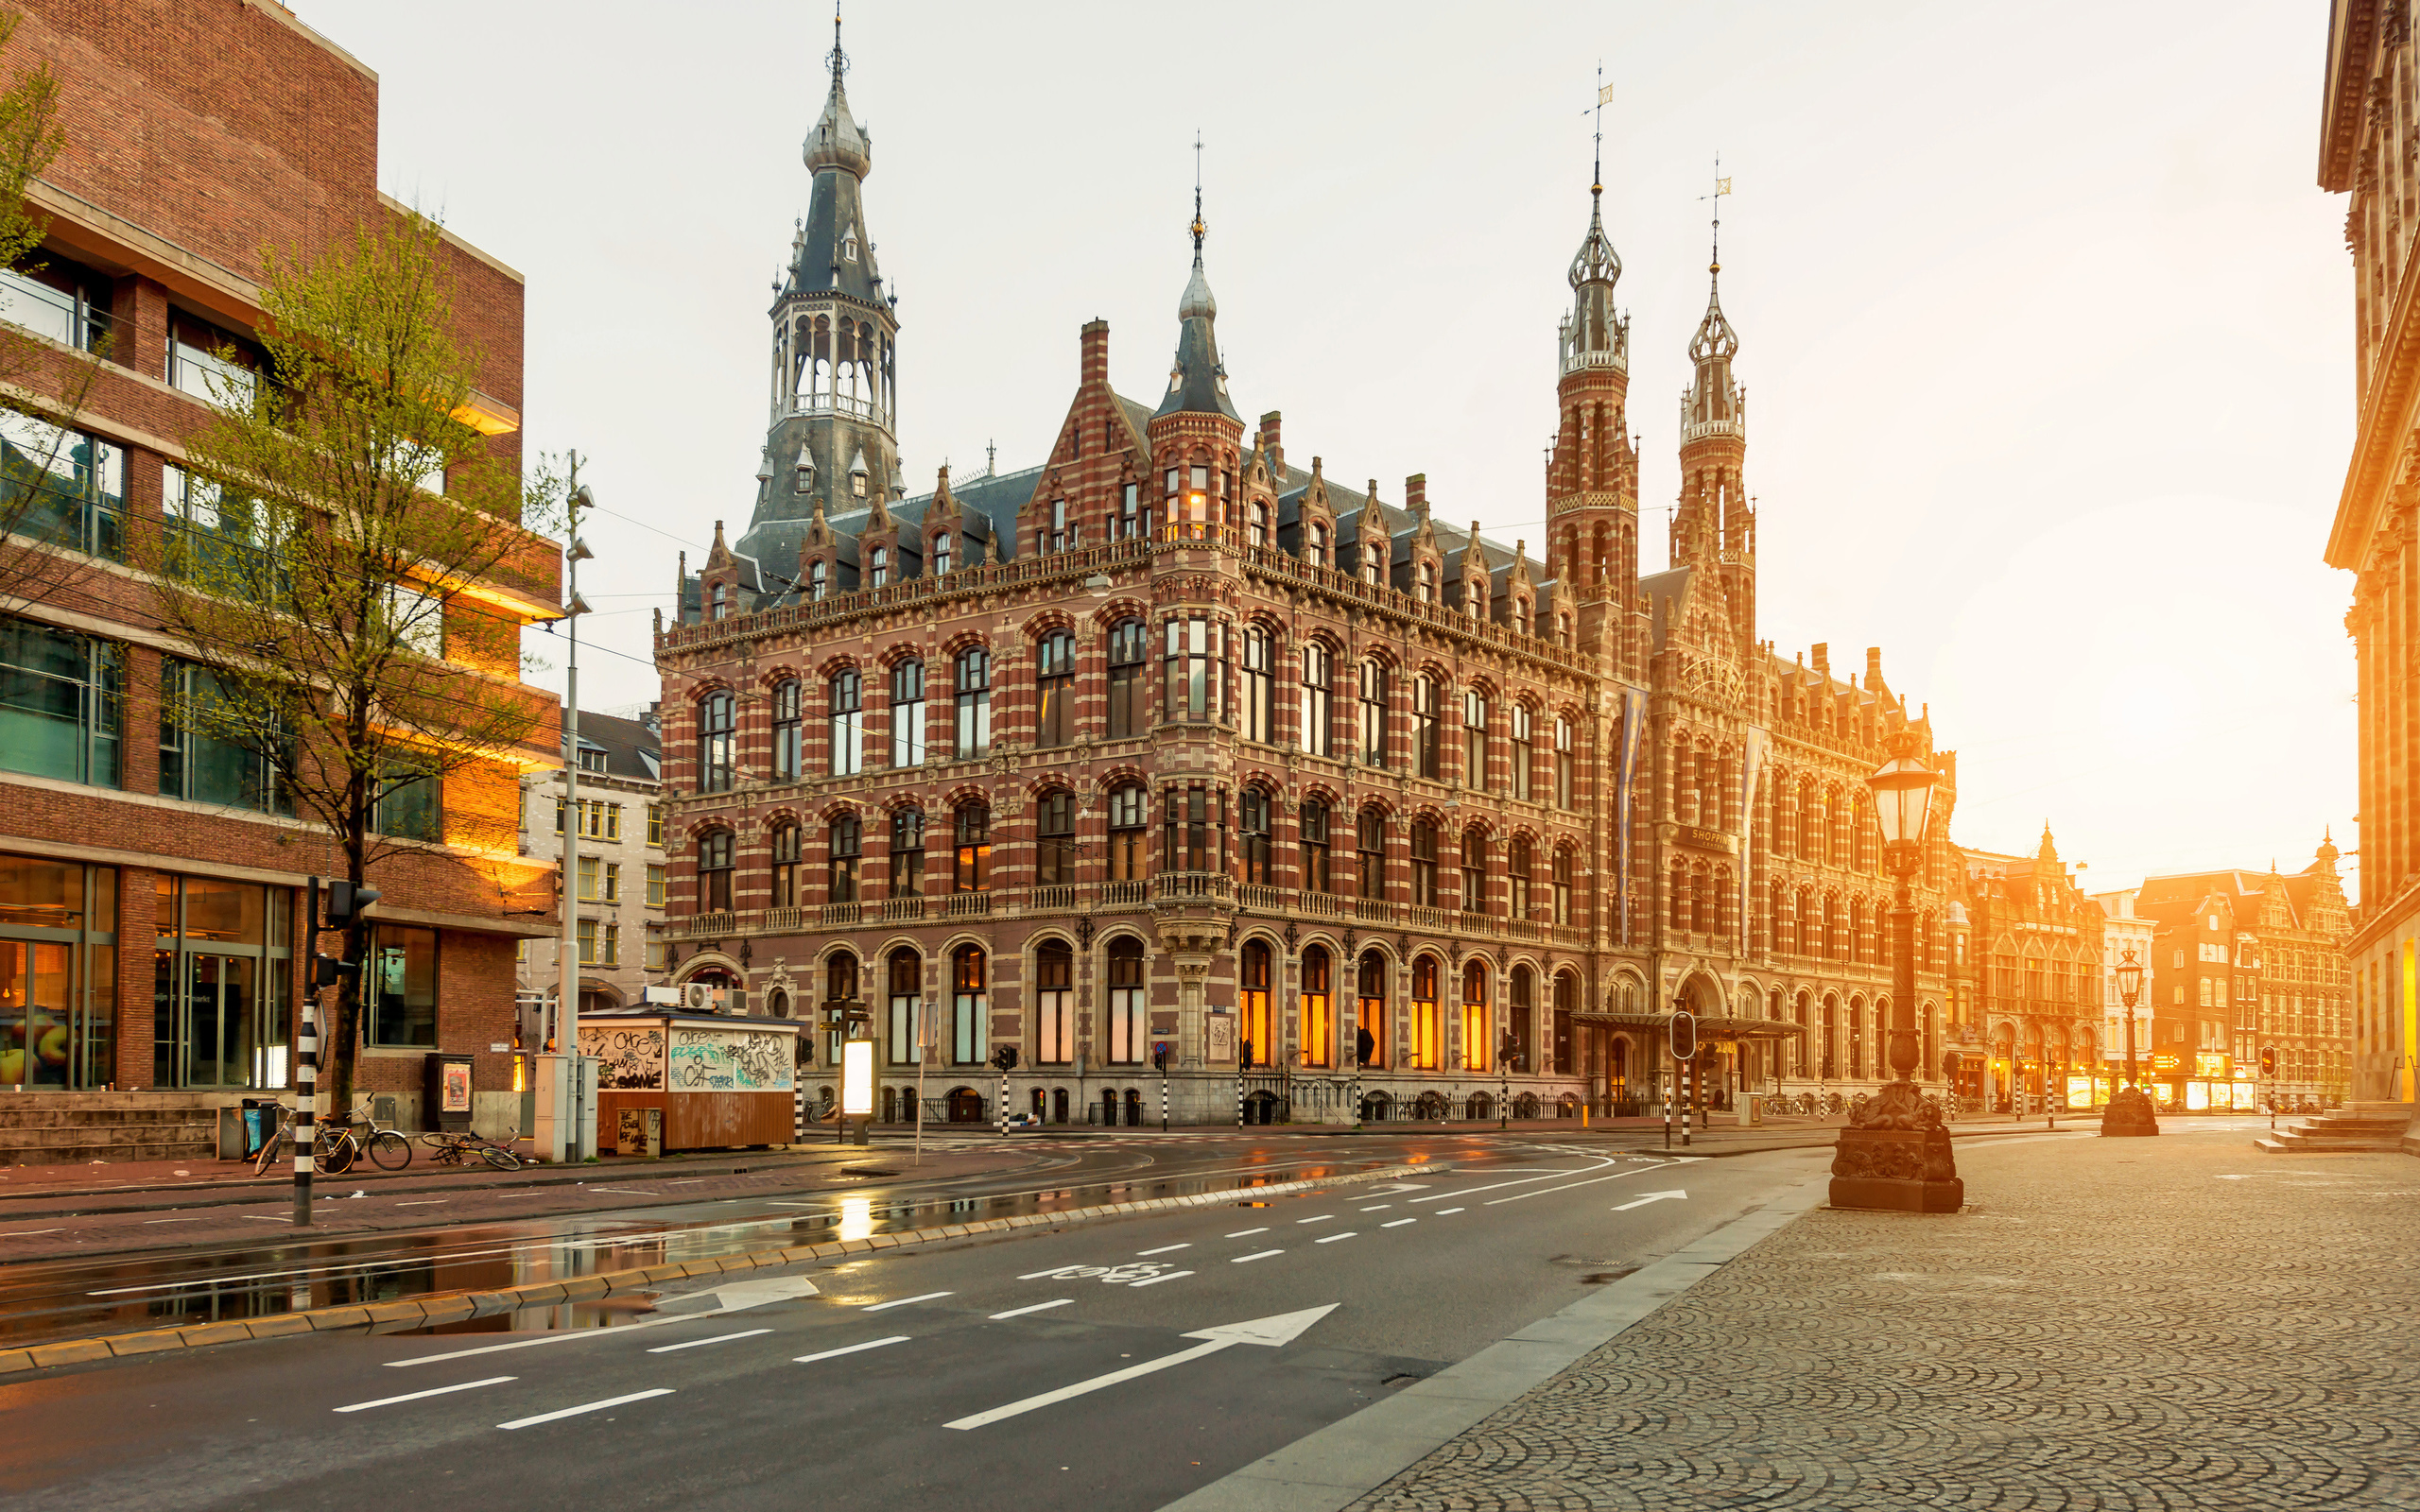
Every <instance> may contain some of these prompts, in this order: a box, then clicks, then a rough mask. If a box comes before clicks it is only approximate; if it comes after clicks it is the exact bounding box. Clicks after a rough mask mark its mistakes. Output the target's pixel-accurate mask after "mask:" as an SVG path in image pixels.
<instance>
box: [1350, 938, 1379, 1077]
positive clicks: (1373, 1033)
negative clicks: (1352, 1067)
mask: <svg viewBox="0 0 2420 1512" xmlns="http://www.w3.org/2000/svg"><path fill="white" fill-rule="evenodd" d="M1357 977H1358V980H1357V982H1356V983H1355V984H1354V1004H1353V1022H1354V1030H1353V1057H1354V1062H1355V1064H1357V1065H1362V1066H1384V1065H1385V1064H1386V1063H1387V1055H1386V1051H1387V958H1386V957H1385V956H1384V955H1381V954H1378V953H1377V952H1376V951H1363V952H1362V953H1361V967H1360V971H1358V972H1357Z"/></svg>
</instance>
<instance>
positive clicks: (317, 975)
mask: <svg viewBox="0 0 2420 1512" xmlns="http://www.w3.org/2000/svg"><path fill="white" fill-rule="evenodd" d="M360 974H361V963H360V962H359V961H340V960H337V958H336V957H335V956H333V955H321V954H319V953H317V952H316V951H315V952H313V953H312V955H311V990H312V991H314V992H317V991H318V990H320V988H323V987H334V986H336V985H337V983H339V982H341V981H343V980H344V979H345V978H347V977H350V976H359V975H360Z"/></svg>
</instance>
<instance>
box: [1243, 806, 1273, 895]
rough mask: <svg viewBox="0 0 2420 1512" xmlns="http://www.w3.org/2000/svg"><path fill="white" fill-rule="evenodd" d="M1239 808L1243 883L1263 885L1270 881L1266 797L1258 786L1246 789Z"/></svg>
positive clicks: (1268, 826)
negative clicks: (1241, 832)
mask: <svg viewBox="0 0 2420 1512" xmlns="http://www.w3.org/2000/svg"><path fill="white" fill-rule="evenodd" d="M1238 809H1239V816H1240V818H1241V819H1242V831H1243V834H1242V841H1243V847H1242V849H1243V864H1244V875H1243V880H1244V881H1245V882H1247V883H1254V884H1258V885H1262V886H1266V885H1269V881H1270V875H1269V872H1270V822H1269V816H1270V802H1269V795H1268V794H1267V793H1265V792H1263V791H1262V790H1261V789H1259V788H1257V787H1247V788H1245V789H1244V790H1243V793H1242V795H1241V798H1240V801H1239V803H1238Z"/></svg>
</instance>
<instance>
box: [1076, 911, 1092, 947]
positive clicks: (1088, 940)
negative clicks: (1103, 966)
mask: <svg viewBox="0 0 2420 1512" xmlns="http://www.w3.org/2000/svg"><path fill="white" fill-rule="evenodd" d="M1076 946H1077V948H1078V949H1079V950H1087V951H1088V950H1091V949H1092V948H1093V916H1092V915H1090V914H1086V915H1084V916H1082V917H1081V918H1080V919H1077V920H1076Z"/></svg>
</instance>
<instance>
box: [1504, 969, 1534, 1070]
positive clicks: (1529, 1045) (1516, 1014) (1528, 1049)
mask: <svg viewBox="0 0 2420 1512" xmlns="http://www.w3.org/2000/svg"><path fill="white" fill-rule="evenodd" d="M1532 982H1533V977H1532V974H1531V972H1530V969H1529V968H1528V967H1526V966H1516V967H1514V968H1513V976H1512V980H1511V982H1510V984H1509V990H1508V991H1507V992H1506V993H1505V1009H1506V1017H1507V1019H1508V1020H1509V1021H1510V1022H1509V1024H1508V1027H1509V1029H1510V1031H1511V1035H1512V1040H1513V1064H1512V1066H1511V1067H1509V1068H1508V1069H1509V1070H1513V1071H1536V1070H1538V1069H1539V1067H1538V1059H1537V1015H1536V1012H1535V1005H1533V1004H1532V1003H1531V1002H1530V994H1531V993H1532V992H1534V991H1535V990H1536V988H1535V987H1534V986H1533V985H1532Z"/></svg>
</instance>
